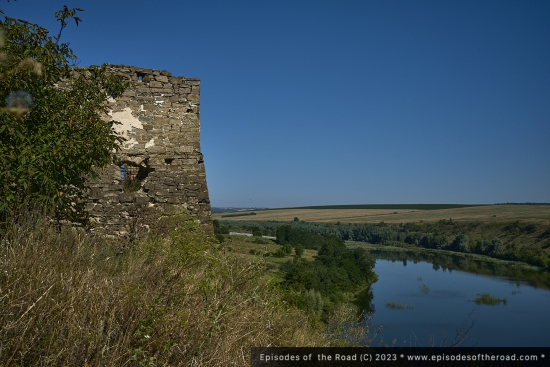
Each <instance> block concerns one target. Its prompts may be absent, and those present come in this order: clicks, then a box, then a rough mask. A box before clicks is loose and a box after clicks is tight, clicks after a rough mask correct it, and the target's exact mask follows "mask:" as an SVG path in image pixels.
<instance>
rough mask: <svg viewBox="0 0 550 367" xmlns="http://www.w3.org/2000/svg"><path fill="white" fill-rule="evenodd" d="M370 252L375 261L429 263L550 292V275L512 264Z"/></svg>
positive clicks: (402, 253) (423, 254) (414, 253)
mask: <svg viewBox="0 0 550 367" xmlns="http://www.w3.org/2000/svg"><path fill="white" fill-rule="evenodd" d="M369 252H370V254H371V255H372V256H373V257H374V258H375V259H381V260H389V261H391V262H396V261H400V262H403V266H407V261H412V262H413V263H414V264H417V263H419V262H428V263H430V264H432V267H433V269H434V270H439V269H442V270H443V271H449V272H452V271H453V270H458V271H465V272H468V273H473V274H480V275H489V276H500V277H506V278H509V279H510V280H512V281H515V282H517V284H518V286H519V284H520V281H525V282H527V283H529V284H530V285H532V286H533V287H535V288H543V289H546V290H550V273H548V272H544V271H536V270H530V269H525V268H523V267H520V266H514V265H513V264H511V263H504V262H493V261H483V260H478V259H472V258H471V257H468V256H467V255H461V254H456V255H454V254H440V253H423V252H418V251H406V250H405V251H399V252H398V251H385V250H370V251H369Z"/></svg>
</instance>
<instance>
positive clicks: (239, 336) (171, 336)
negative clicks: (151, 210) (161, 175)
mask: <svg viewBox="0 0 550 367" xmlns="http://www.w3.org/2000/svg"><path fill="white" fill-rule="evenodd" d="M178 226H179V227H178V228H181V229H182V230H180V231H179V232H177V233H176V232H174V233H173V234H172V233H171V234H170V235H168V237H162V238H158V237H157V238H156V239H153V238H151V239H150V240H148V241H144V242H139V243H134V244H129V243H124V242H123V241H122V240H120V239H118V240H116V241H109V240H106V239H100V238H96V237H91V236H88V235H86V234H84V233H83V232H81V231H79V230H73V229H71V228H62V229H61V231H58V230H57V229H56V228H55V227H54V226H53V225H51V224H49V223H46V222H44V221H43V220H40V219H39V220H37V221H34V222H33V221H30V222H29V223H27V224H22V225H21V224H20V225H17V226H9V228H8V229H7V231H6V232H5V233H3V235H1V236H0V289H1V290H2V293H1V295H2V296H1V297H0V365H2V366H12V365H13V366H15V365H29V366H30V365H66V366H84V365H90V366H92V365H94V366H95V365H97V366H99V365H108V366H122V365H124V366H126V365H136V366H137V365H170V366H180V365H182V366H183V365H189V362H190V361H191V360H193V361H194V362H193V365H195V366H197V367H199V366H221V365H234V366H248V365H249V363H250V361H249V357H248V356H249V353H250V349H249V348H250V347H251V346H258V345H273V346H276V345H287V346H293V345H295V346H328V345H330V341H329V340H328V339H327V338H326V337H325V335H324V334H323V333H322V330H318V329H316V328H312V327H311V325H310V324H309V321H308V316H307V315H305V314H304V313H303V312H302V311H300V310H297V309H293V308H290V307H288V305H286V304H284V302H282V301H281V297H280V294H279V293H278V290H277V289H275V288H273V286H272V281H271V280H270V279H272V277H269V276H266V273H265V265H264V264H262V262H257V261H241V259H239V256H235V254H234V253H233V252H232V251H228V252H227V253H226V252H224V251H220V250H219V249H218V246H219V245H218V244H216V243H215V242H212V240H211V238H209V237H207V236H205V235H204V233H202V228H201V227H200V224H198V223H197V222H196V221H194V220H191V219H184V220H183V222H179V224H178ZM161 227H162V226H161ZM247 260H248V259H247Z"/></svg>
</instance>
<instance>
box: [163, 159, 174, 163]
mask: <svg viewBox="0 0 550 367" xmlns="http://www.w3.org/2000/svg"><path fill="white" fill-rule="evenodd" d="M173 161H174V158H164V163H166V164H172V162H173Z"/></svg>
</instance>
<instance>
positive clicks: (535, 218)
mask: <svg viewBox="0 0 550 367" xmlns="http://www.w3.org/2000/svg"><path fill="white" fill-rule="evenodd" d="M255 213H256V215H255V216H243V217H234V218H231V217H226V218H223V219H224V220H254V221H268V220H276V221H292V220H293V219H294V218H295V217H297V218H298V219H299V220H303V221H307V222H329V223H336V222H342V223H379V222H385V223H409V222H419V221H423V222H436V221H438V220H442V219H445V220H448V219H449V218H452V220H453V221H481V222H510V221H516V220H520V221H525V222H533V223H543V224H550V205H486V206H470V207H464V208H452V209H439V210H411V209H271V210H255ZM221 215H222V214H221V213H220V214H214V215H213V218H214V219H222V218H221Z"/></svg>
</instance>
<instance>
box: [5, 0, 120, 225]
mask: <svg viewBox="0 0 550 367" xmlns="http://www.w3.org/2000/svg"><path fill="white" fill-rule="evenodd" d="M77 10H81V9H71V10H69V9H67V8H66V7H65V9H63V10H61V11H60V12H57V13H56V18H57V19H58V20H60V21H61V23H62V24H61V30H62V29H63V28H64V27H65V26H66V25H67V19H69V18H72V19H74V20H75V21H76V22H77V25H78V21H81V19H80V18H78V17H75V14H76V11H77ZM0 12H2V11H1V10H0ZM1 14H3V12H2V13H1ZM1 17H3V19H0V32H1V33H2V35H1V38H2V45H1V46H2V50H1V52H2V54H1V59H0V190H1V191H2V196H1V198H0V221H4V220H5V219H6V218H8V217H11V216H13V215H16V214H17V213H18V212H19V211H20V210H21V209H22V208H24V207H28V206H30V205H32V206H39V207H40V208H41V209H45V210H47V211H48V212H50V213H52V214H54V215H55V216H56V217H57V218H60V219H69V220H82V219H84V218H85V212H84V208H83V206H82V205H78V203H79V202H82V199H83V198H84V197H85V195H86V191H87V184H86V180H87V178H94V177H97V172H96V171H95V169H97V168H101V167H104V166H105V165H107V164H108V163H110V162H111V159H112V153H113V151H115V150H116V149H117V148H118V142H117V140H120V138H119V137H117V135H116V134H115V133H114V131H113V129H112V125H113V123H114V121H104V120H103V119H102V116H104V115H105V114H106V112H107V109H106V103H105V102H106V100H107V99H108V98H109V97H117V96H120V95H121V94H122V92H123V91H124V89H125V87H126V85H125V83H124V82H123V81H122V80H121V79H120V77H118V76H114V75H109V74H107V73H106V69H105V66H102V67H90V68H89V69H87V70H83V69H80V70H79V69H76V68H74V62H75V60H76V56H75V55H74V53H73V51H72V50H71V49H70V48H69V45H68V44H67V43H59V38H60V36H61V30H60V32H59V34H58V36H57V37H52V36H50V35H49V32H48V30H47V29H45V28H42V27H40V26H38V25H36V24H33V23H30V22H26V21H22V20H16V19H13V18H9V17H6V16H2V15H0V18H1Z"/></svg>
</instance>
